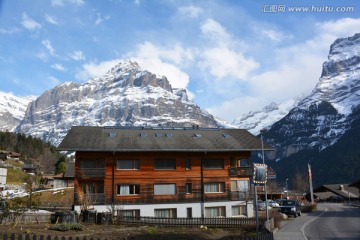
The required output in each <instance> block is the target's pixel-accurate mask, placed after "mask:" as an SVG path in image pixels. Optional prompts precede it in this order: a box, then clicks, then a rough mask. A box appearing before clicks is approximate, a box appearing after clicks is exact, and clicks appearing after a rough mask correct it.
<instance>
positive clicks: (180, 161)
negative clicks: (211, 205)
mask: <svg viewBox="0 0 360 240" xmlns="http://www.w3.org/2000/svg"><path fill="white" fill-rule="evenodd" d="M249 156H250V152H237V153H206V154H205V153H181V152H180V153H179V152H169V153H164V152H148V153H140V152H139V153H121V152H116V153H111V152H77V153H76V159H77V161H76V162H75V172H76V171H79V170H80V169H79V159H81V158H99V159H104V160H105V177H104V178H103V179H98V180H101V181H104V193H105V200H106V202H108V203H110V202H111V201H112V200H113V198H114V200H115V201H119V202H122V203H132V204H134V203H160V202H169V203H171V202H174V203H175V202H199V201H201V161H202V160H204V159H205V160H206V159H209V158H223V159H224V169H214V170H207V169H204V170H203V180H204V183H206V182H224V183H225V192H224V193H205V194H204V200H205V201H219V200H230V190H231V184H230V181H231V180H234V179H239V180H240V179H241V178H236V177H235V178H234V176H231V177H230V175H229V168H230V159H234V158H235V159H244V158H249ZM121 159H139V160H140V170H118V169H117V166H116V161H117V160H121ZM154 159H164V160H166V159H176V170H154V165H153V161H154ZM187 159H191V170H186V160H187ZM114 161H115V163H114ZM113 167H115V169H114V170H113ZM113 171H114V177H113ZM242 179H246V178H242ZM91 180H92V179H75V183H74V185H75V194H76V192H77V189H78V187H79V182H86V181H91ZM158 183H175V184H176V194H175V195H154V184H158ZM186 183H191V184H192V193H191V194H186V188H185V185H186ZM113 184H114V187H113ZM119 184H138V185H140V194H139V195H131V196H117V195H116V186H117V185H119ZM113 194H114V197H113Z"/></svg>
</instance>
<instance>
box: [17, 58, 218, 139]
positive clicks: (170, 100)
mask: <svg viewBox="0 0 360 240" xmlns="http://www.w3.org/2000/svg"><path fill="white" fill-rule="evenodd" d="M75 125H87V126H127V125H131V126H144V125H148V126H163V127H177V126H182V127H183V126H193V125H198V126H202V127H219V126H220V125H219V124H218V123H217V121H216V120H215V119H214V117H213V116H212V115H210V114H209V113H207V112H206V111H204V110H202V109H201V108H200V107H199V106H197V105H196V104H195V103H194V102H193V101H192V100H191V99H190V98H189V97H188V95H187V93H186V90H185V89H172V87H171V85H170V83H169V81H168V80H167V79H166V77H164V76H157V75H155V74H152V73H150V72H148V71H146V70H142V69H141V68H140V66H139V65H138V64H137V63H136V62H132V61H129V60H126V61H123V62H121V63H119V64H118V65H117V66H115V67H113V68H112V69H111V70H110V71H109V72H107V73H106V74H105V75H103V76H101V77H98V78H94V79H91V80H89V81H88V82H86V83H84V84H77V83H71V82H67V83H63V84H60V85H58V86H56V87H55V88H53V89H51V90H48V91H46V92H45V93H44V94H42V95H41V96H40V97H38V98H37V99H36V100H35V101H34V102H32V103H31V104H30V105H29V107H28V109H27V110H26V114H25V117H24V119H23V121H22V122H21V124H20V125H19V127H18V128H17V130H16V131H18V132H23V133H26V134H29V135H32V136H34V137H39V138H41V139H43V140H46V141H50V142H52V143H53V144H55V145H57V144H59V143H60V141H61V140H62V138H63V137H64V136H65V134H66V133H67V131H68V130H69V129H70V128H71V126H75Z"/></svg>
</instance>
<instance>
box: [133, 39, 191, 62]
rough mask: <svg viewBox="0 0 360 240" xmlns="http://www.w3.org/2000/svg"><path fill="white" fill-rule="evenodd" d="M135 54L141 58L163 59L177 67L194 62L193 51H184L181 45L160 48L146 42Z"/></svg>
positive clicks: (140, 45) (138, 47) (139, 46)
mask: <svg viewBox="0 0 360 240" xmlns="http://www.w3.org/2000/svg"><path fill="white" fill-rule="evenodd" d="M135 54H136V56H137V57H139V58H161V59H164V60H167V61H170V62H173V63H175V64H177V65H183V64H186V63H187V62H188V61H191V60H193V53H192V51H191V50H190V49H184V48H183V47H181V46H180V45H179V44H175V45H174V46H171V47H169V48H165V47H158V46H156V45H154V44H152V43H150V42H144V43H142V44H139V45H137V50H136V53H135Z"/></svg>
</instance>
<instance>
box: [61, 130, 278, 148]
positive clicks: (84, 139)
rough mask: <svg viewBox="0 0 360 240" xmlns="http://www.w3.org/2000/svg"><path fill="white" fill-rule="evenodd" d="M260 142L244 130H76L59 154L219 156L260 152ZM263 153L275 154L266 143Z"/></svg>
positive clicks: (70, 133)
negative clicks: (165, 153)
mask: <svg viewBox="0 0 360 240" xmlns="http://www.w3.org/2000/svg"><path fill="white" fill-rule="evenodd" d="M261 149H262V144H261V140H260V139H258V138H257V137H255V136H254V135H252V134H251V133H249V132H248V131H247V130H244V129H226V128H196V127H195V128H149V127H87V126H74V127H72V128H71V129H70V131H69V132H68V133H67V135H66V136H65V138H64V139H63V140H62V142H61V143H60V145H59V146H58V150H59V151H111V152H112V151H117V152H119V151H123V152H144V151H163V152H166V151H179V152H189V151H190V152H204V151H205V152H219V151H233V152H234V151H256V150H261ZM264 150H265V151H269V150H273V149H272V148H271V147H270V146H269V145H268V144H267V143H264Z"/></svg>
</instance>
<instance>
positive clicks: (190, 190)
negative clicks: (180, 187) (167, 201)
mask: <svg viewBox="0 0 360 240" xmlns="http://www.w3.org/2000/svg"><path fill="white" fill-rule="evenodd" d="M185 187H186V193H187V194H190V193H192V184H191V183H186V185H185Z"/></svg>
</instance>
